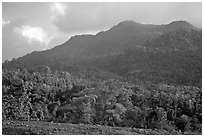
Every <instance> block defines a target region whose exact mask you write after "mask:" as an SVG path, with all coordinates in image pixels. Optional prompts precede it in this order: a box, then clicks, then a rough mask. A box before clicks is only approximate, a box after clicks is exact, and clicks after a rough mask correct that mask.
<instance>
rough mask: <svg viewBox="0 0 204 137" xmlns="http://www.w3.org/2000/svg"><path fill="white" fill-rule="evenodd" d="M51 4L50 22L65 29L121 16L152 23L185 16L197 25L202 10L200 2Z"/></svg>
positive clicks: (98, 26)
mask: <svg viewBox="0 0 204 137" xmlns="http://www.w3.org/2000/svg"><path fill="white" fill-rule="evenodd" d="M60 7H62V8H60ZM51 8H52V10H55V11H57V12H55V13H54V14H55V16H54V19H53V23H54V24H55V25H56V26H57V28H58V29H59V30H60V31H62V32H67V33H73V32H89V31H97V30H98V31H99V30H103V29H106V28H109V27H110V26H113V25H115V24H117V23H118V22H120V21H123V20H135V21H136V22H142V23H153V24H166V23H170V22H171V21H173V20H187V21H189V22H192V23H193V24H194V25H197V26H199V27H200V26H201V19H199V18H198V16H201V13H202V12H201V4H200V3H57V4H56V3H55V4H52V6H51ZM57 13H58V14H57ZM56 14H57V15H56Z"/></svg>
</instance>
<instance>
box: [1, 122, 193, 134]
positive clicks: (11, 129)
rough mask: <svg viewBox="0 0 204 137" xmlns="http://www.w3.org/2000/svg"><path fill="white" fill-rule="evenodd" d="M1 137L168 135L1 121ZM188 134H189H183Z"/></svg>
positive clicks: (78, 125)
mask: <svg viewBox="0 0 204 137" xmlns="http://www.w3.org/2000/svg"><path fill="white" fill-rule="evenodd" d="M2 134H3V135H169V134H181V133H179V132H172V133H170V132H167V131H165V130H150V129H136V128H122V127H109V126H99V125H85V124H68V123H52V122H38V121H29V122H28V121H10V120H7V121H3V122H2ZM185 134H190V133H185Z"/></svg>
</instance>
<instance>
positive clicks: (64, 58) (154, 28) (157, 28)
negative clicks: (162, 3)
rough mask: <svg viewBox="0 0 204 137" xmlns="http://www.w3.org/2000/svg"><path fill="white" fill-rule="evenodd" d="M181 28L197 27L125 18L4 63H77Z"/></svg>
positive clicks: (9, 64) (26, 64)
mask: <svg viewBox="0 0 204 137" xmlns="http://www.w3.org/2000/svg"><path fill="white" fill-rule="evenodd" d="M179 28H186V29H195V27H193V26H192V25H191V24H189V23H187V22H172V23H170V24H167V25H151V24H140V23H136V22H133V21H124V22H121V23H119V24H118V25H116V26H114V27H112V28H111V29H110V30H108V31H104V32H100V33H98V34H96V35H79V36H74V37H72V38H70V39H69V40H68V41H67V42H65V43H64V44H62V45H59V46H57V47H55V48H53V49H50V50H46V51H39V52H32V53H31V54H28V55H26V56H23V57H21V58H18V59H16V60H15V61H11V62H9V63H6V64H3V65H4V66H10V67H15V66H22V65H23V66H28V67H33V66H39V65H49V66H50V65H52V64H56V63H62V62H63V63H65V64H73V63H76V62H78V61H81V60H83V59H84V58H94V57H96V56H107V55H111V54H117V53H121V52H124V50H126V49H127V48H130V47H133V46H137V45H141V44H143V43H144V42H146V41H147V40H152V39H155V38H157V37H158V36H160V35H162V34H165V33H167V32H169V31H172V30H176V29H179Z"/></svg>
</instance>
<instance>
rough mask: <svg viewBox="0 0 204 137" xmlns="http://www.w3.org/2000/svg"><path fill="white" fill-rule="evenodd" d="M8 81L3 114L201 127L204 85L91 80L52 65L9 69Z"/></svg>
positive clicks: (35, 118)
mask: <svg viewBox="0 0 204 137" xmlns="http://www.w3.org/2000/svg"><path fill="white" fill-rule="evenodd" d="M2 82H3V85H2V103H3V104H2V109H3V110H2V118H3V120H7V119H10V120H26V121H48V122H51V121H53V122H57V123H73V124H80V123H84V124H93V125H95V124H99V125H106V126H119V127H135V128H143V129H162V130H166V131H169V132H170V131H174V130H178V131H182V132H184V131H191V132H193V131H196V132H201V124H202V92H201V89H200V88H196V87H191V86H172V85H166V84H149V85H146V86H143V87H142V86H138V85H133V84H129V83H127V82H122V81H119V80H117V79H108V80H101V81H91V80H86V79H82V78H77V77H73V76H71V75H70V74H69V73H68V72H62V73H58V72H54V73H52V72H51V71H50V69H49V68H47V72H46V73H37V72H33V73H29V72H27V70H8V69H3V79H2ZM184 117H185V118H184ZM178 123H181V124H183V125H184V126H182V127H180V126H179V125H180V124H178Z"/></svg>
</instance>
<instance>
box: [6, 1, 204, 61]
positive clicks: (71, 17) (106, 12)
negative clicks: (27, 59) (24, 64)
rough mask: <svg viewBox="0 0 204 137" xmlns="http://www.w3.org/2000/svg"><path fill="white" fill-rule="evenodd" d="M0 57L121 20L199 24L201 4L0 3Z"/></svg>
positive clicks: (51, 44)
mask: <svg viewBox="0 0 204 137" xmlns="http://www.w3.org/2000/svg"><path fill="white" fill-rule="evenodd" d="M2 16H3V17H2V60H3V61H5V60H6V59H8V60H11V59H12V58H18V57H20V56H23V55H25V54H27V53H30V52H32V51H36V50H37V51H38V50H45V49H49V48H52V47H54V46H57V45H59V44H62V43H64V42H65V41H67V40H68V39H69V38H70V36H72V35H76V34H85V33H91V34H95V33H97V32H99V31H102V30H107V29H109V28H110V27H112V26H113V25H116V24H118V23H119V22H121V21H124V20H133V21H135V22H139V23H153V24H168V23H170V22H172V21H175V20H185V21H188V22H190V23H191V24H193V25H195V26H197V27H199V28H201V27H202V4H201V3H136V2H135V3H31V2H30V3H22V2H20V3H11V2H9V3H5V2H4V3H3V4H2Z"/></svg>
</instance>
